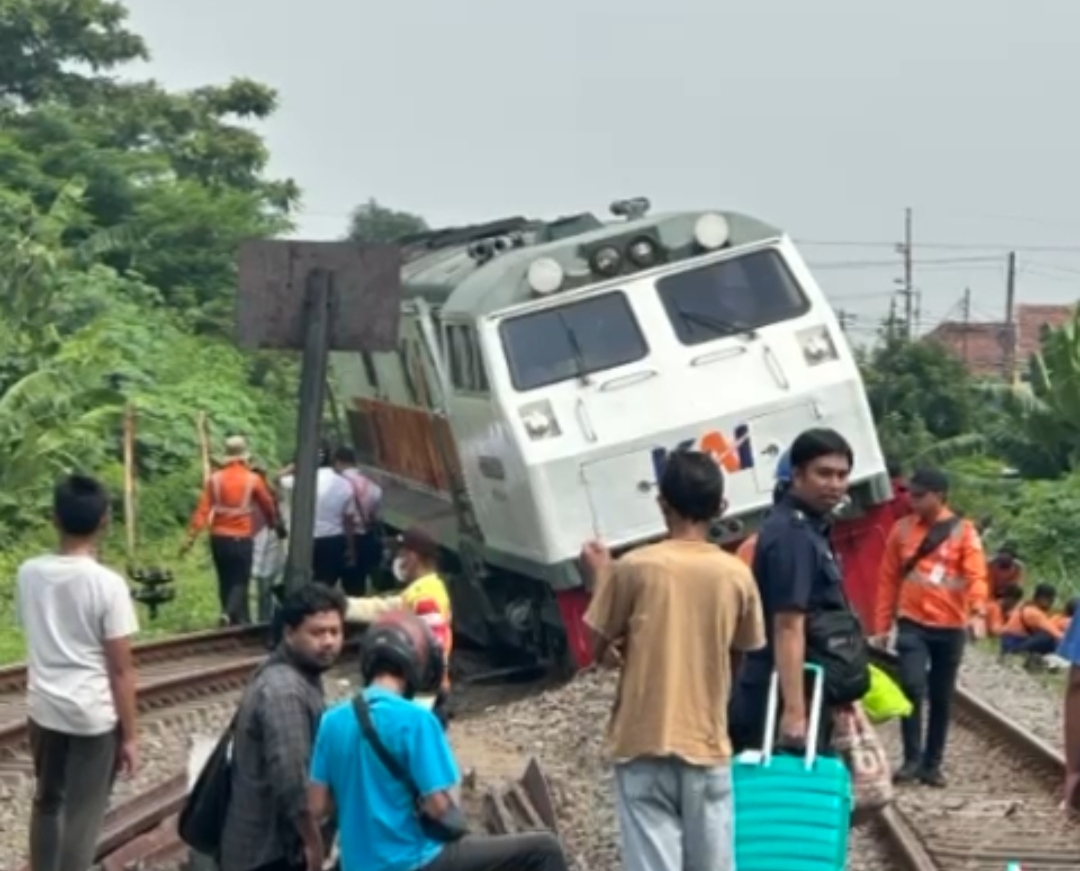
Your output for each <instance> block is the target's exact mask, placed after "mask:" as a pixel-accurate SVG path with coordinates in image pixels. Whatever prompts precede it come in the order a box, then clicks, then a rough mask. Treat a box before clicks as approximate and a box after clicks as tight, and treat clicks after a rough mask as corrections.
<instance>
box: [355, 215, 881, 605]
mask: <svg viewBox="0 0 1080 871" xmlns="http://www.w3.org/2000/svg"><path fill="white" fill-rule="evenodd" d="M617 205H618V206H619V209H618V211H619V212H621V213H623V214H624V215H625V216H626V219H625V220H620V221H615V222H611V223H607V224H601V223H600V222H599V221H597V220H596V219H595V218H593V217H592V216H579V217H578V218H576V219H567V220H564V221H562V222H555V223H552V224H540V223H539V222H523V224H522V225H520V226H518V227H517V229H513V230H509V231H507V232H505V233H502V234H496V235H494V236H489V237H486V238H485V237H484V236H483V235H482V232H481V233H478V234H474V237H473V238H468V236H467V234H466V235H465V236H463V237H462V238H460V239H454V238H453V237H452V236H450V237H447V236H445V235H444V237H443V240H442V244H440V242H439V240H438V238H437V237H438V234H434V237H435V239H434V241H433V240H432V238H431V237H425V238H424V239H421V240H418V241H417V242H416V243H414V245H416V246H420V247H419V248H417V247H414V248H413V249H412V250H413V251H414V252H419V253H414V259H412V260H410V261H409V262H408V263H407V265H406V269H405V282H404V283H405V286H406V294H407V299H406V302H405V309H404V315H405V318H404V326H403V333H402V335H403V343H402V348H401V349H399V353H398V354H396V355H379V357H378V358H376V359H374V360H365V361H364V365H360V362H359V360H358V357H359V355H338V359H337V360H336V361H335V366H336V371H337V372H338V376H339V381H340V383H341V386H342V388H343V393H344V396H346V397H348V399H349V400H350V401H351V405H352V407H353V409H354V435H355V436H356V438H355V439H354V440H355V441H357V442H358V443H359V442H363V441H364V439H365V438H368V439H370V441H371V443H372V445H371V448H372V449H371V450H370V451H369V456H370V465H371V466H372V467H374V468H375V469H377V470H379V472H380V473H381V476H382V479H383V481H384V483H386V484H387V485H388V486H387V503H388V504H387V517H388V519H389V520H390V522H391V523H392V524H393V525H396V526H403V525H407V524H409V523H414V522H423V523H425V524H426V525H428V526H429V527H430V528H432V529H433V530H434V531H435V532H436V534H437V535H439V536H440V537H441V538H442V540H443V544H444V545H445V546H446V547H447V549H448V550H449V551H451V552H454V553H458V554H462V553H467V554H468V559H467V560H464V561H463V564H464V565H465V569H464V572H465V574H469V575H476V574H477V573H480V574H484V575H486V577H483V578H479V579H475V578H474V582H472V583H471V584H470V587H471V588H472V592H471V593H470V595H476V594H477V593H479V592H480V591H481V589H486V591H487V592H486V593H485V594H484V595H486V597H487V598H488V600H489V601H488V602H487V603H486V604H484V605H483V607H484V609H485V610H489V611H490V612H491V613H496V612H497V613H499V614H505V613H508V610H507V609H510V610H511V611H513V607H516V608H517V609H518V611H519V612H520V610H521V602H522V600H523V596H524V598H525V599H528V594H523V593H521V592H520V591H521V589H522V587H521V584H520V581H521V580H522V579H529V580H532V581H534V582H535V581H543V582H545V584H543V585H542V586H547V587H549V588H551V589H554V590H556V591H567V590H571V589H573V588H575V587H578V586H580V577H579V575H578V572H577V569H576V557H577V555H578V553H579V550H580V548H581V544H582V542H583V541H585V540H586V539H588V538H591V537H599V538H601V539H602V540H604V541H605V542H606V543H608V544H609V545H610V546H612V547H614V548H619V549H621V548H626V547H632V546H634V545H637V544H640V543H643V542H646V541H649V540H651V539H655V538H656V537H658V536H660V535H662V534H663V532H664V529H663V521H662V518H661V515H660V512H659V509H658V506H657V502H656V482H657V472H658V469H659V467H660V466H661V464H662V462H663V458H664V456H665V454H666V453H667V452H668V451H671V450H674V449H677V448H679V447H681V446H692V447H696V448H698V449H701V450H705V451H709V452H711V453H713V455H714V456H715V457H716V458H717V461H718V462H719V463H720V465H721V466H722V467H723V469H724V470H725V472H726V476H725V477H726V487H727V500H728V510H727V513H726V515H725V517H724V518H723V520H722V521H721V522H720V523H719V524H718V526H717V529H716V534H717V538H718V540H719V541H720V542H721V543H728V542H731V543H733V542H736V541H738V540H740V539H741V538H743V537H744V536H745V535H746V534H747V533H748V532H749V531H750V530H751V529H752V528H753V527H754V526H755V525H756V524H757V522H758V521H759V520H760V518H761V516H762V514H763V513H764V511H765V509H766V508H767V507H768V506H769V504H770V502H771V493H772V489H773V483H774V482H773V476H774V471H775V466H776V461H777V459H778V457H779V455H780V453H781V452H782V451H783V450H784V449H785V448H786V447H787V446H788V445H789V444H790V443H791V441H792V440H793V439H794V437H795V436H796V435H797V434H798V433H799V432H800V431H802V430H804V429H807V428H809V427H812V426H827V427H832V428H834V429H836V430H838V431H840V432H841V433H843V434H844V436H845V437H846V438H847V439H848V440H849V441H850V443H851V445H852V447H853V449H854V452H855V458H856V462H855V469H854V476H853V478H854V481H855V483H856V486H855V487H854V488H853V493H854V496H855V504H854V505H853V510H855V511H857V510H858V509H859V507H860V506H864V505H869V504H874V503H877V502H881V501H884V500H886V499H888V498H889V496H890V492H891V491H890V488H889V483H888V476H887V473H886V469H885V464H884V460H883V458H882V455H881V451H880V448H879V446H878V442H877V437H876V434H875V430H874V424H873V420H872V418H871V415H870V410H869V406H868V404H867V401H866V396H865V393H864V390H863V385H862V381H861V379H860V376H859V372H858V369H857V366H856V363H855V360H854V358H853V356H852V353H851V350H850V348H849V347H848V344H847V342H846V340H845V339H844V336H843V334H842V332H841V330H840V328H839V325H838V323H837V321H836V318H835V316H834V314H833V311H832V309H831V307H830V306H829V304H828V302H827V301H826V299H825V297H824V294H823V293H822V291H821V289H820V288H819V287H818V286H817V284H816V283H815V281H814V279H813V277H812V276H811V274H810V272H809V270H808V269H807V267H806V264H805V263H804V262H803V260H802V258H801V257H800V255H799V253H798V251H797V250H796V248H795V246H794V244H793V243H792V241H791V240H790V239H789V238H788V237H787V236H786V235H785V234H784V233H783V232H782V231H780V230H778V229H776V228H774V227H770V226H768V225H766V224H764V223H762V222H761V221H758V220H756V219H754V218H751V217H748V216H745V215H740V214H735V213H727V212H725V213H721V212H680V213H675V214H668V215H656V216H647V215H646V214H644V212H645V209H646V208H647V204H645V203H644V202H643V201H624V202H623V203H621V204H617ZM502 229H505V228H502ZM452 232H453V231H451V233H452ZM475 235H479V236H480V238H475ZM425 245H426V246H428V247H427V249H423V246H425ZM440 288H441V289H442V291H443V295H442V296H440V292H439V291H440ZM410 355H413V356H415V357H416V360H415V361H414V362H412V363H410ZM380 376H381V382H380ZM421 380H422V381H424V382H425V383H424V386H423V389H422V390H420V389H418V385H417V382H418V381H421ZM372 381H374V382H378V383H372ZM421 393H422V394H423V395H424V398H423V399H420V398H419V396H420V394H421ZM395 394H396V395H395ZM392 408H399V409H404V408H408V409H411V410H413V411H414V412H418V413H421V414H424V415H426V416H427V417H428V418H430V419H431V427H430V428H431V432H432V435H431V437H430V438H429V439H428V441H430V442H432V447H431V448H430V452H431V453H433V454H434V455H435V456H436V457H437V461H436V460H433V461H432V462H437V463H442V464H443V465H444V466H445V467H446V468H445V469H444V471H445V472H446V474H445V475H444V476H443V477H442V479H441V480H442V483H440V482H439V481H434V483H433V479H432V476H430V475H429V476H428V480H418V479H417V475H415V474H409V473H408V471H407V470H405V469H403V468H401V467H402V464H403V462H405V461H404V459H393V461H389V460H388V459H387V458H388V457H389V458H391V459H392V455H393V454H394V446H393V445H390V444H387V442H388V440H389V441H393V440H394V438H395V437H394V435H393V431H392V429H391V428H390V424H389V423H387V422H386V421H387V420H389V418H390V417H391V416H392V414H391V409H392ZM364 409H366V411H365V413H366V414H367V415H368V420H367V423H366V425H367V427H368V430H369V432H368V433H367V434H366V435H365V433H363V432H358V427H361V426H362V425H364V421H361V420H360V419H359V417H362V416H363V415H361V414H360V411H361V410H364ZM356 415H359V417H357V416H356ZM380 415H381V416H382V418H383V422H382V423H379V421H378V420H377V419H378V418H379V417H380ZM398 417H399V420H400V414H399V415H398ZM442 418H445V421H446V423H447V424H448V431H449V433H450V434H451V436H452V438H451V439H450V441H452V445H451V446H450V447H452V450H448V449H447V446H446V445H445V444H439V442H440V439H439V438H438V437H437V435H438V432H437V428H438V425H439V424H440V422H441V419H442ZM372 420H374V421H375V422H374V424H373V423H372V422H371V421H372ZM398 426H399V428H401V427H404V426H405V424H404V423H400V422H399V424H398ZM415 428H416V427H415V426H413V429H414V430H415ZM372 432H374V435H372V434H371V433H372ZM399 432H403V430H401V429H399ZM400 438H405V439H406V440H408V438H413V440H414V441H415V438H414V437H413V436H409V437H408V438H406V437H405V436H404V435H402V436H400ZM442 441H443V442H445V441H447V439H445V438H444V439H442ZM380 442H381V444H380ZM399 453H400V451H399ZM451 454H453V455H454V456H451ZM451 467H452V468H451ZM421 477H422V476H421ZM434 477H435V478H438V477H439V476H438V475H435V476H434ZM455 482H458V484H459V486H457V487H456V490H457V492H456V493H455V492H454V491H455ZM455 495H456V497H457V498H456V499H455V498H452V497H454V496H455ZM481 566H483V567H487V568H490V569H492V570H493V571H494V575H492V574H491V572H489V571H487V569H486V568H485V569H483V570H481V568H480V567H481ZM500 573H501V574H500ZM493 578H494V580H493ZM511 579H512V580H513V583H511ZM493 583H494V585H495V587H497V588H499V589H493ZM509 588H513V590H514V591H515V592H514V594H513V595H512V596H510V597H509V598H507V599H506V600H504V601H501V602H500V601H497V600H499V599H502V598H503V595H501V594H500V590H501V591H502V592H505V590H506V589H509ZM462 595H463V596H464V595H465V594H464V593H463V594H462ZM538 596H539V599H538V600H537V601H538V602H539V601H540V600H541V599H543V595H541V594H538ZM492 603H494V604H493V605H492ZM512 606H513V607H512ZM478 607H480V605H479V603H477V604H475V605H471V606H470V608H478ZM514 613H517V612H514ZM514 619H515V620H516V621H517V622H518V623H521V622H522V620H523V619H524V618H522V617H521V615H520V613H517V616H516V617H515V618H514ZM562 620H563V622H565V621H566V612H565V611H564V613H563V617H562ZM512 622H513V621H512Z"/></svg>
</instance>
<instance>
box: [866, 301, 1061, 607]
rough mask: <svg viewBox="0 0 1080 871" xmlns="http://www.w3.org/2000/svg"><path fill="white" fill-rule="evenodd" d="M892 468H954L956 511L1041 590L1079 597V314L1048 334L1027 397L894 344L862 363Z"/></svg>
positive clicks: (949, 360)
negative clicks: (1041, 584)
mask: <svg viewBox="0 0 1080 871" xmlns="http://www.w3.org/2000/svg"><path fill="white" fill-rule="evenodd" d="M860 362H861V365H862V371H863V378H864V381H865V383H866V387H867V393H868V396H869V400H870V406H871V409H872V410H873V413H874V416H875V419H876V420H877V423H878V432H879V436H880V439H881V444H882V448H883V449H884V451H885V452H886V456H887V457H889V458H890V459H892V460H894V461H896V462H898V463H900V464H901V466H902V467H905V469H906V471H909V472H910V471H911V469H912V468H914V467H916V466H919V465H943V466H945V467H947V468H948V469H949V470H950V471H951V472H952V478H953V481H954V493H953V501H954V502H955V503H956V504H957V505H958V506H959V507H960V508H961V509H962V510H964V511H965V512H966V513H968V514H970V515H971V516H972V517H974V518H977V519H979V520H983V521H986V520H989V521H990V530H989V533H988V535H987V539H988V543H989V544H990V546H993V545H994V544H1000V543H1002V542H1004V541H1006V540H1007V541H1010V542H1012V543H1014V544H1016V545H1018V546H1019V548H1020V550H1021V552H1022V554H1023V556H1024V558H1025V560H1026V561H1027V562H1028V563H1029V564H1030V565H1032V566H1033V567H1034V569H1035V574H1036V575H1037V576H1038V577H1040V578H1045V579H1050V580H1055V581H1056V582H1058V583H1059V584H1060V585H1061V586H1062V587H1063V588H1068V589H1070V590H1073V591H1078V590H1080V584H1077V583H1076V582H1075V581H1074V580H1073V577H1072V567H1073V566H1074V565H1076V561H1077V559H1078V558H1080V313H1078V314H1076V315H1074V317H1073V319H1072V320H1071V321H1070V322H1069V323H1068V324H1066V325H1065V326H1064V327H1062V328H1061V329H1058V330H1052V331H1049V332H1048V333H1047V334H1046V335H1045V336H1044V340H1043V346H1042V350H1041V352H1040V353H1039V354H1037V355H1036V356H1035V358H1034V359H1033V360H1031V361H1030V366H1029V371H1028V377H1027V378H1026V379H1025V380H1024V382H1023V383H1021V384H1020V385H1017V386H1011V385H1005V384H1000V383H980V382H977V381H975V380H974V379H972V378H971V377H970V376H969V375H968V374H967V373H966V372H965V370H964V368H963V367H962V366H961V365H960V364H959V362H957V361H956V360H955V359H954V358H953V357H951V356H950V355H949V353H948V352H947V351H946V350H944V349H943V348H942V347H940V346H938V345H935V344H932V343H928V342H908V341H904V340H901V339H898V338H895V337H891V336H889V335H885V336H883V337H882V340H881V341H880V342H878V343H877V344H876V345H875V346H874V347H872V348H870V349H867V350H864V351H863V352H861V357H860Z"/></svg>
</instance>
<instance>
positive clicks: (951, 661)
mask: <svg viewBox="0 0 1080 871" xmlns="http://www.w3.org/2000/svg"><path fill="white" fill-rule="evenodd" d="M908 493H909V496H910V499H911V509H912V513H911V514H910V515H908V516H907V517H904V518H902V519H900V520H898V521H897V522H896V524H895V525H894V526H893V528H892V531H891V532H890V534H889V538H888V541H887V542H886V544H885V555H884V557H883V559H882V564H881V572H880V575H879V578H878V592H877V609H876V619H875V631H876V632H877V633H878V636H877V638H876V639H875V642H876V643H878V644H883V643H884V642H885V640H886V638H887V636H888V633H889V632H890V630H891V629H892V628H893V626H894V625H895V627H896V653H897V655H898V656H899V659H900V683H901V686H902V688H903V690H904V692H905V694H906V695H907V696H908V698H909V699H910V700H911V703H912V705H913V708H912V712H911V715H910V716H909V717H906V718H905V719H904V720H903V722H902V723H901V734H902V737H903V744H904V761H903V764H902V765H901V766H900V768H899V770H898V771H897V772H896V775H895V780H896V782H897V783H908V782H912V781H915V780H919V781H921V782H923V783H925V784H926V785H928V786H936V787H943V786H945V779H944V777H943V776H942V773H941V764H942V760H943V757H944V754H945V742H946V739H947V737H948V731H949V707H950V705H951V703H952V696H953V690H954V688H955V686H956V678H957V675H958V673H959V671H960V660H961V658H962V657H963V654H964V644H965V641H966V638H967V629H968V628H969V623H970V624H971V628H972V629H973V630H974V634H975V635H976V636H977V637H979V636H981V635H982V634H983V633H984V631H985V628H984V623H983V621H984V620H985V617H986V605H987V568H986V556H985V554H984V552H983V547H982V542H981V541H980V539H979V533H978V532H977V531H976V529H975V526H974V524H972V523H971V521H969V520H966V519H964V518H962V517H959V516H958V515H956V514H954V513H953V512H952V511H950V510H949V508H948V506H947V505H946V500H947V497H948V493H949V481H948V478H946V476H945V474H944V473H943V472H941V471H939V470H938V469H919V470H917V471H916V472H915V473H914V474H913V475H912V476H911V479H910V480H909V482H908ZM924 699H925V701H926V702H927V703H928V707H929V711H928V718H927V728H926V736H925V743H924V741H923V728H922V708H923V701H924Z"/></svg>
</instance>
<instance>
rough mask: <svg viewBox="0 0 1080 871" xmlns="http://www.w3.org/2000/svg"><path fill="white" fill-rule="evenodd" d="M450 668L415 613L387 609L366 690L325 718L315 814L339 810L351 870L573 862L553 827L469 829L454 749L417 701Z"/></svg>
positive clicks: (457, 869)
mask: <svg viewBox="0 0 1080 871" xmlns="http://www.w3.org/2000/svg"><path fill="white" fill-rule="evenodd" d="M444 669H445V663H444V660H443V658H442V655H441V648H440V647H439V645H438V644H436V643H435V640H434V638H433V636H432V634H431V630H430V628H428V626H427V625H426V624H425V623H424V621H423V620H422V619H421V618H419V617H417V616H416V615H415V614H413V613H411V612H408V611H397V612H391V613H388V614H384V615H382V616H380V617H379V618H378V619H377V620H376V622H375V623H373V624H372V626H371V628H370V629H368V631H367V633H366V634H365V635H364V639H363V649H362V671H363V678H364V684H365V689H364V690H363V692H362V693H361V694H360V695H359V696H357V697H356V699H354V701H353V703H352V704H349V705H342V706H340V707H337V708H334V709H333V710H331V711H328V712H327V714H326V715H325V716H324V717H323V719H322V722H321V723H320V725H319V733H318V737H317V738H316V740H315V752H314V754H313V756H312V761H311V786H310V788H309V791H308V794H309V799H310V804H311V812H312V814H313V816H315V818H317V819H322V818H325V817H327V816H329V813H330V810H331V808H334V809H335V810H336V812H337V820H338V826H339V830H340V833H341V838H340V848H341V871H419V869H424V871H479V869H483V871H566V868H567V865H566V859H565V857H564V855H563V851H562V847H561V845H560V844H559V841H558V839H557V838H556V837H555V836H554V835H553V834H551V833H550V832H528V833H524V834H515V835H499V836H472V835H468V834H466V833H465V826H464V822H463V817H462V814H461V811H460V809H459V807H458V805H457V802H456V800H455V798H454V793H455V792H456V789H457V785H458V781H459V780H460V777H459V774H458V767H457V763H456V761H455V760H454V755H453V752H452V751H451V749H450V745H449V743H448V742H447V740H446V735H445V734H444V732H443V729H442V726H441V725H440V723H439V721H438V719H437V718H436V717H435V715H434V714H433V713H432V712H431V711H429V710H427V709H425V708H424V707H421V706H420V705H417V704H415V703H414V702H413V701H412V699H413V697H414V696H415V695H416V694H418V693H421V694H422V693H431V692H434V691H435V690H437V689H438V687H439V685H440V684H441V682H442V678H443V671H444ZM315 867H317V866H315ZM315 867H312V868H310V869H309V871H315Z"/></svg>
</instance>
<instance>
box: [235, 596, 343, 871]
mask: <svg viewBox="0 0 1080 871" xmlns="http://www.w3.org/2000/svg"><path fill="white" fill-rule="evenodd" d="M344 614H345V599H344V598H343V596H342V595H341V593H339V592H338V591H337V590H333V589H330V588H329V587H325V586H322V585H321V584H310V585H308V586H306V587H303V588H301V589H300V590H298V591H296V592H295V593H293V594H291V595H290V596H289V597H288V598H287V599H286V600H285V602H284V603H283V606H282V609H281V618H282V622H283V624H284V635H283V638H282V641H281V643H280V645H279V646H278V648H277V649H276V650H275V651H274V652H273V653H272V654H271V655H270V657H269V658H268V659H267V661H266V662H265V663H264V664H263V665H262V666H260V667H259V670H258V671H257V672H256V673H255V676H254V677H253V678H252V680H251V682H250V683H249V684H248V686H247V688H246V689H245V690H244V696H243V698H242V699H241V701H240V709H239V712H238V716H237V722H236V733H235V739H234V745H233V766H232V794H231V796H230V799H229V810H228V813H227V814H226V817H225V829H224V831H223V833H222V844H221V856H220V858H219V860H218V864H219V867H220V869H221V871H307V869H308V868H309V867H311V866H312V865H313V864H314V863H315V862H316V861H317V860H316V858H315V857H321V856H322V855H323V838H322V833H321V832H320V830H319V826H318V821H317V820H316V819H315V818H314V817H313V816H312V815H311V813H310V811H309V810H308V802H307V779H308V767H309V765H310V761H311V749H312V745H313V743H314V738H315V732H316V729H317V728H318V725H319V719H320V718H321V717H322V713H323V709H324V706H325V702H324V698H323V689H322V674H323V672H325V671H326V670H327V669H329V668H330V667H331V666H332V665H333V664H334V662H335V661H336V660H337V658H338V655H339V654H340V653H341V642H342V620H343V616H344ZM316 867H317V866H316Z"/></svg>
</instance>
